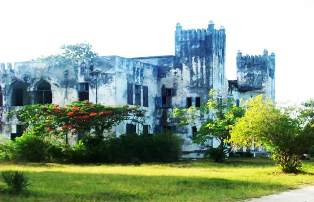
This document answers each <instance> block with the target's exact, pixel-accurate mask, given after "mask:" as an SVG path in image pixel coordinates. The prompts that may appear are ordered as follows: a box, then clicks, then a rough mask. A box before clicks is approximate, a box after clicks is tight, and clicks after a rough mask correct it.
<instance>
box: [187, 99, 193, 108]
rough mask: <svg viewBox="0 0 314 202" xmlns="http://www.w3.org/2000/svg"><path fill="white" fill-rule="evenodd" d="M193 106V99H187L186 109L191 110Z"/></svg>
mask: <svg viewBox="0 0 314 202" xmlns="http://www.w3.org/2000/svg"><path fill="white" fill-rule="evenodd" d="M191 106H192V98H191V97H187V98H186V107H187V108H189V107H191Z"/></svg>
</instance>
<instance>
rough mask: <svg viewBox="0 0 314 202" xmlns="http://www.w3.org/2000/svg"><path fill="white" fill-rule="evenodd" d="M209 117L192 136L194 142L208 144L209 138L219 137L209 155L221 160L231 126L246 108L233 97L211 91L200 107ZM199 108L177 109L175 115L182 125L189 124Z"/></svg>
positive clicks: (218, 160)
mask: <svg viewBox="0 0 314 202" xmlns="http://www.w3.org/2000/svg"><path fill="white" fill-rule="evenodd" d="M200 111H201V112H200V113H204V114H206V116H207V119H206V120H205V121H204V122H203V123H202V125H201V127H200V130H199V131H198V132H197V133H196V134H195V135H194V136H193V137H192V140H193V142H195V143H198V144H206V142H208V140H210V139H212V138H213V137H214V138H217V139H218V140H219V146H218V148H212V149H210V150H209V155H210V156H211V158H213V159H214V160H215V161H216V162H221V161H223V160H224V158H225V153H226V149H227V146H228V145H227V144H228V143H227V141H226V140H228V139H229V137H230V130H231V127H232V126H233V125H234V124H235V123H236V121H237V119H238V118H239V117H241V116H243V114H244V108H242V107H240V106H237V105H236V103H235V102H234V100H233V99H232V98H226V97H222V96H219V95H218V94H217V93H216V92H215V91H210V92H209V99H208V101H207V103H206V104H205V105H203V106H202V107H201V109H200ZM196 114H197V110H196V109H195V108H190V109H175V110H174V117H175V118H177V119H178V120H179V123H180V125H187V124H189V123H191V122H194V121H195V120H196V119H197V117H198V116H196Z"/></svg>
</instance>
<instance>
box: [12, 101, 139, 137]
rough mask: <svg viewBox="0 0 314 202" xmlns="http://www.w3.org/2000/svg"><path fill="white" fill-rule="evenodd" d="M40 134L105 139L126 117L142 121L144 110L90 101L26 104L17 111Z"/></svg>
mask: <svg viewBox="0 0 314 202" xmlns="http://www.w3.org/2000/svg"><path fill="white" fill-rule="evenodd" d="M14 114H15V115H16V116H17V118H18V119H19V120H20V121H21V122H22V123H24V124H25V125H26V127H27V129H32V130H33V131H34V132H35V133H36V134H37V135H47V134H50V135H56V134H65V135H66V136H67V135H68V133H72V134H79V135H89V134H93V135H95V136H97V137H100V138H103V134H104V132H105V131H108V130H110V129H111V128H112V127H113V126H115V125H117V124H119V123H121V122H122V121H124V120H130V119H131V120H132V121H136V122H141V121H142V119H143V117H144V111H143V110H141V109H139V108H138V107H129V106H121V107H109V106H104V105H101V104H93V103H90V102H87V101H82V102H73V103H71V104H70V105H67V106H65V107H61V106H59V105H55V104H49V105H26V106H24V107H23V108H21V109H18V110H17V111H15V112H14Z"/></svg>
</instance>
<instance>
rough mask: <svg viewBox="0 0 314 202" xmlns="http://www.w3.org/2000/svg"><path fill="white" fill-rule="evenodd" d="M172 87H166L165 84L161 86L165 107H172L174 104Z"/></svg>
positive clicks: (163, 105)
mask: <svg viewBox="0 0 314 202" xmlns="http://www.w3.org/2000/svg"><path fill="white" fill-rule="evenodd" d="M172 91H173V89H172V88H165V87H164V86H163V87H162V88H161V95H162V107H163V108H170V107H171V105H172V95H173V92H172Z"/></svg>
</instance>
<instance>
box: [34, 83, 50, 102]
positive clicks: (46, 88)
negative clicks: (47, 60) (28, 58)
mask: <svg viewBox="0 0 314 202" xmlns="http://www.w3.org/2000/svg"><path fill="white" fill-rule="evenodd" d="M34 103H35V104H51V103H52V92H51V85H50V84H49V83H48V82H47V81H44V80H41V81H39V82H38V84H37V86H36V91H35V100H34Z"/></svg>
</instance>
